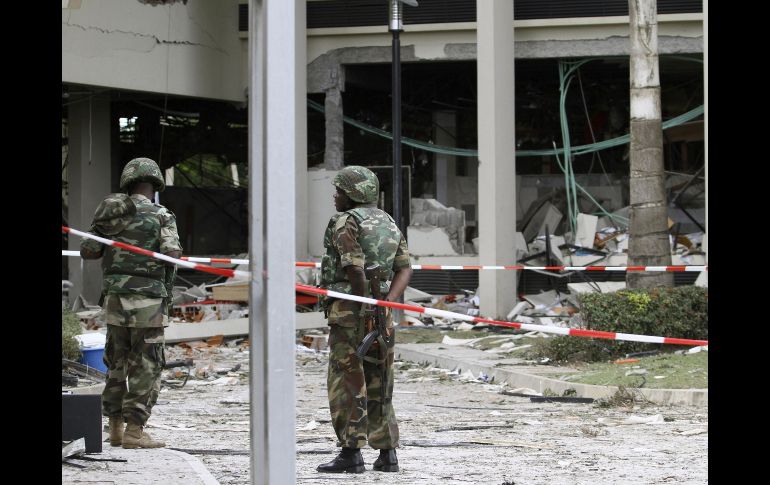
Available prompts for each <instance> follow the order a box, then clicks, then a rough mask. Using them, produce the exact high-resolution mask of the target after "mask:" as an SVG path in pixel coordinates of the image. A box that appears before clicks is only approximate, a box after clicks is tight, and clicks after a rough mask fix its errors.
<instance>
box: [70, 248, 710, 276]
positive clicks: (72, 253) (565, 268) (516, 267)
mask: <svg viewBox="0 0 770 485" xmlns="http://www.w3.org/2000/svg"><path fill="white" fill-rule="evenodd" d="M61 253H62V256H80V253H79V252H78V251H65V250H63V251H62V252H61ZM182 259H184V260H186V261H196V262H198V263H225V264H249V260H248V259H230V258H198V257H194V256H182ZM294 265H295V266H297V267H308V268H320V267H321V263H316V262H312V261H309V262H304V261H298V262H296V263H294ZM412 269H443V270H447V269H460V270H480V269H512V270H533V269H534V270H540V271H669V272H678V271H692V272H701V271H708V266H705V265H691V266H683V265H679V266H524V265H512V266H460V265H448V264H413V265H412Z"/></svg>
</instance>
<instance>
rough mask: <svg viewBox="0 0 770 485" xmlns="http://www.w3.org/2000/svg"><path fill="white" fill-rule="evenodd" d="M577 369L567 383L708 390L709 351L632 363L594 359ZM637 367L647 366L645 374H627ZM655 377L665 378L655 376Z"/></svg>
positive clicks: (655, 356)
mask: <svg viewBox="0 0 770 485" xmlns="http://www.w3.org/2000/svg"><path fill="white" fill-rule="evenodd" d="M578 368H579V370H580V372H579V373H578V374H574V375H571V376H570V379H569V382H579V383H582V384H594V385H599V386H624V387H645V388H650V389H708V370H709V361H708V352H698V353H697V354H689V355H688V354H685V355H678V354H663V355H654V356H651V357H642V358H640V359H639V362H636V363H633V364H612V363H598V362H597V363H592V364H586V365H581V366H579V367H578ZM640 369H646V370H647V374H645V375H644V376H640V375H630V376H627V375H626V372H628V371H638V370H640ZM655 376H664V377H663V378H660V379H656V378H655ZM642 384H643V385H642Z"/></svg>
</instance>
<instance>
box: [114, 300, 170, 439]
mask: <svg viewBox="0 0 770 485" xmlns="http://www.w3.org/2000/svg"><path fill="white" fill-rule="evenodd" d="M141 299H144V300H155V299H147V298H137V297H128V298H126V297H125V296H122V295H121V297H120V298H118V297H116V296H115V295H108V296H107V299H106V301H105V308H106V309H107V323H108V325H107V343H106V345H105V347H104V359H103V360H104V364H105V365H106V366H107V369H108V370H107V382H106V384H105V386H104V391H103V392H102V414H103V415H104V416H123V419H124V420H126V421H127V422H132V423H135V424H140V425H144V424H145V423H146V422H147V420H148V419H149V417H150V413H151V412H152V407H153V406H154V405H155V403H156V402H157V400H158V393H159V392H160V374H161V371H162V370H163V366H164V365H165V363H166V357H165V352H164V350H165V349H164V342H165V340H164V334H163V327H162V326H152V327H148V326H140V327H129V326H127V325H128V324H129V322H132V323H134V324H137V323H138V324H140V325H141V324H145V325H146V324H147V323H156V321H153V320H157V315H158V314H159V313H158V312H160V315H161V317H162V303H160V304H158V303H156V304H155V305H154V306H155V308H153V305H150V306H145V305H142V304H138V302H137V301H134V302H133V303H135V304H136V305H132V304H131V300H141ZM123 303H125V304H126V305H125V306H126V307H128V308H127V309H126V308H123V307H124V305H123ZM159 306H160V308H158V307H159ZM134 307H139V308H140V309H138V310H137V309H135V308H134ZM142 315H150V316H151V317H155V318H152V319H151V320H149V321H148V320H146V319H143V318H142ZM137 317H138V318H137ZM163 320H164V319H163V318H161V319H160V322H163ZM118 322H122V324H120V323H118ZM156 324H157V323H156Z"/></svg>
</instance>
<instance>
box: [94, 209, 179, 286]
mask: <svg viewBox="0 0 770 485" xmlns="http://www.w3.org/2000/svg"><path fill="white" fill-rule="evenodd" d="M131 199H132V200H133V201H134V204H135V205H136V215H135V216H134V219H133V220H132V221H131V223H130V224H128V226H127V227H126V228H125V229H124V230H123V231H121V232H119V233H118V234H116V235H115V236H112V237H110V236H106V237H108V238H109V239H113V240H115V241H120V242H124V243H126V244H132V245H134V246H138V247H140V248H144V249H148V250H150V251H154V252H157V253H164V254H166V253H169V252H172V251H181V250H182V246H181V244H180V243H179V234H178V233H177V230H176V217H175V216H174V213H173V212H171V211H170V210H168V209H166V208H165V207H163V206H162V205H159V204H154V203H152V202H151V201H150V199H148V198H147V197H145V196H143V195H140V194H133V195H131ZM89 232H91V233H92V234H96V235H99V236H102V234H100V233H99V231H98V230H96V228H95V227H94V225H93V224H91V229H90V230H89ZM80 247H81V248H86V249H88V250H89V251H92V252H96V253H102V252H103V259H102V270H103V272H104V285H103V288H104V289H103V291H104V293H106V294H117V295H126V294H132V295H143V296H147V297H151V298H166V297H169V296H171V288H172V287H173V284H174V278H175V277H176V266H173V267H172V266H168V265H166V264H165V263H164V262H163V261H161V260H159V259H155V258H152V257H149V256H143V255H141V254H136V253H132V252H129V251H126V250H123V249H119V248H116V247H114V246H105V245H103V244H101V243H99V242H97V241H94V240H93V239H85V238H84V239H83V240H82V241H81V242H80Z"/></svg>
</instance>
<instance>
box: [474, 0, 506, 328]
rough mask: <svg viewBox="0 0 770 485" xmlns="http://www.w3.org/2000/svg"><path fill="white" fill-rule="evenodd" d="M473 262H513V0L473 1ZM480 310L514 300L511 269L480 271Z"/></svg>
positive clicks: (495, 314)
mask: <svg viewBox="0 0 770 485" xmlns="http://www.w3.org/2000/svg"><path fill="white" fill-rule="evenodd" d="M476 42H477V52H478V57H477V59H478V60H477V61H476V65H477V74H476V75H477V79H478V130H479V134H478V140H479V182H478V183H479V205H478V224H479V264H481V265H496V264H513V262H514V259H515V256H516V252H515V248H514V240H513V237H514V233H515V231H516V204H515V200H516V165H515V157H514V150H515V146H516V143H515V140H514V104H513V93H514V84H513V83H514V76H513V2H511V1H510V0H485V1H480V2H476ZM479 288H480V292H481V313H482V315H484V316H487V317H490V318H500V317H505V316H506V315H507V314H508V312H509V311H510V310H511V308H513V305H514V304H515V303H516V274H515V272H513V271H480V272H479Z"/></svg>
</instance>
